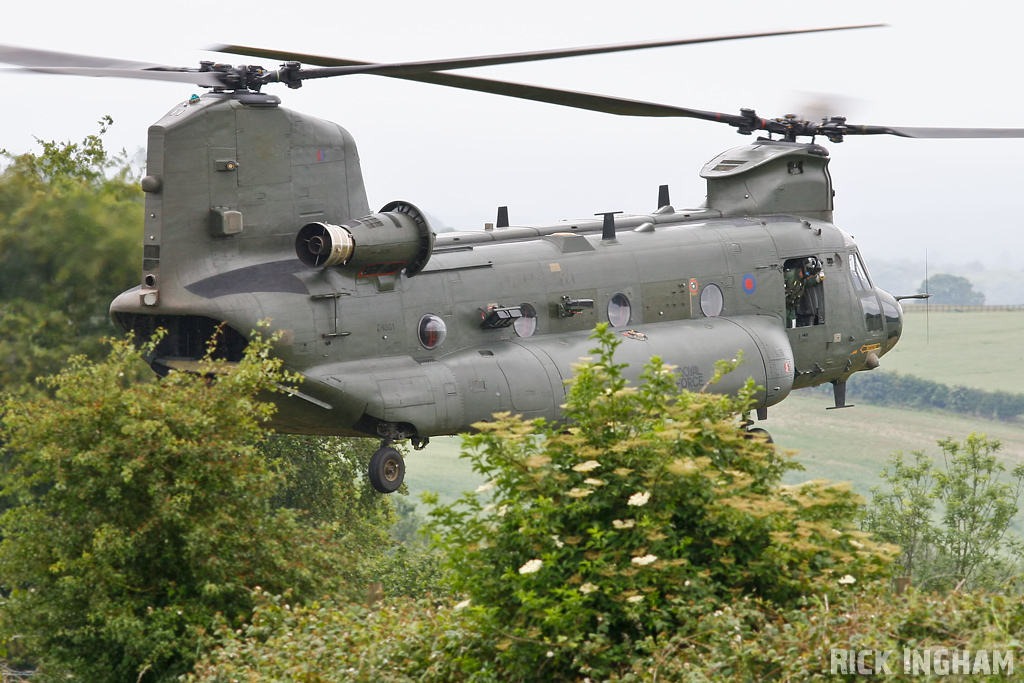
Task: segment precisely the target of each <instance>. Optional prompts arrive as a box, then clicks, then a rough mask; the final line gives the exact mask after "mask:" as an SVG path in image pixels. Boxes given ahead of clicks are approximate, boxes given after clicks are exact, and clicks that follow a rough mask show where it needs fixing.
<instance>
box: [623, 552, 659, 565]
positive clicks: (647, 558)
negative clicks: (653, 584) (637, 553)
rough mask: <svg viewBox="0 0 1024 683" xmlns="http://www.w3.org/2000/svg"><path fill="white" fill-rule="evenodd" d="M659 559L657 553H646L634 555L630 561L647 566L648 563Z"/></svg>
mask: <svg viewBox="0 0 1024 683" xmlns="http://www.w3.org/2000/svg"><path fill="white" fill-rule="evenodd" d="M657 559H658V556H657V555H644V556H642V557H634V558H633V559H632V560H630V561H631V562H632V563H633V564H635V565H639V566H641V567H646V566H647V565H649V564H651V563H652V562H654V561H655V560H657Z"/></svg>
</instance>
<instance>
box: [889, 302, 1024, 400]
mask: <svg viewBox="0 0 1024 683" xmlns="http://www.w3.org/2000/svg"><path fill="white" fill-rule="evenodd" d="M912 306H918V304H908V305H907V306H906V308H908V309H909V308H911V307H912ZM1022 336H1024V311H1020V310H1018V311H993V312H987V311H986V312H966V313H952V312H951V313H935V312H930V313H928V314H927V315H926V314H925V313H924V312H917V311H915V312H912V313H908V314H906V316H904V324H903V337H902V338H901V339H900V341H899V343H898V344H897V345H896V348H895V349H893V350H892V351H890V352H889V353H888V354H886V356H885V357H884V358H882V367H881V369H882V370H883V371H885V372H899V373H900V374H903V375H916V376H918V377H922V378H924V379H930V380H932V381H934V382H941V383H942V384H948V385H950V386H956V385H958V384H959V385H963V386H967V387H974V388H976V389H987V390H990V391H997V390H998V391H1009V392H1012V393H1018V394H1019V393H1024V341H1022Z"/></svg>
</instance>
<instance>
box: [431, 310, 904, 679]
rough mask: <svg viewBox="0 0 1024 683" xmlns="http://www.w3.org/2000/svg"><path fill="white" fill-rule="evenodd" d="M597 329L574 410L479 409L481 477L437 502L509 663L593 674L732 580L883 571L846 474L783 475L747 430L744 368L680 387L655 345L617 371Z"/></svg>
mask: <svg viewBox="0 0 1024 683" xmlns="http://www.w3.org/2000/svg"><path fill="white" fill-rule="evenodd" d="M595 336H596V338H597V339H598V342H599V348H598V349H595V353H596V354H597V359H596V360H595V361H593V362H589V363H585V364H583V365H581V366H580V367H579V368H578V369H577V372H576V375H575V378H574V379H573V381H572V384H571V388H570V390H569V394H568V396H567V399H566V407H565V415H566V417H567V418H568V419H569V422H570V424H571V425H572V426H571V427H569V428H568V430H567V431H566V430H565V428H564V427H563V426H561V425H555V424H548V423H545V422H543V421H533V422H524V421H523V420H521V419H520V418H519V417H514V416H511V415H496V416H495V419H494V421H493V422H490V423H480V424H477V425H474V426H475V427H476V428H477V429H478V430H479V433H477V434H474V435H470V436H467V437H465V445H466V449H467V453H466V454H467V455H468V457H469V459H470V461H471V463H472V464H473V467H474V469H476V470H477V471H479V472H480V473H481V474H482V475H483V476H484V477H485V478H486V479H488V480H489V483H488V484H485V485H484V486H482V487H481V488H480V490H478V492H476V493H474V494H467V495H465V496H463V498H462V500H461V501H460V502H459V503H457V504H455V505H451V506H441V507H438V508H436V509H435V510H434V512H433V513H432V514H433V518H434V520H435V522H434V526H433V534H434V539H435V541H436V543H437V544H438V545H439V546H440V547H442V548H445V549H446V550H447V552H448V554H449V557H450V563H451V569H452V572H453V575H454V581H455V585H456V587H457V589H459V590H460V591H462V592H463V593H464V594H465V595H467V596H469V599H470V600H471V609H474V610H476V611H477V612H478V614H480V615H481V617H482V618H483V619H485V621H486V622H487V623H488V624H490V625H491V628H493V629H494V630H495V631H496V632H497V633H499V634H502V636H501V638H500V641H501V642H500V643H499V650H504V654H503V655H502V659H503V664H502V666H503V667H506V668H505V671H506V673H507V674H509V675H510V676H511V677H513V678H515V677H518V676H524V675H526V672H536V671H538V670H541V671H543V672H544V675H546V676H549V677H551V678H553V679H565V680H569V679H572V678H574V677H584V676H589V677H591V678H595V679H601V678H603V677H606V676H608V675H609V674H610V673H611V672H613V671H615V670H617V669H618V668H619V667H620V666H621V663H622V662H624V661H628V660H630V659H631V658H632V657H633V656H634V655H635V653H636V651H637V648H640V649H641V650H642V649H643V648H644V647H648V646H650V644H651V643H656V642H658V641H659V640H660V639H662V638H664V637H667V636H668V634H672V633H675V632H676V631H678V630H680V629H682V630H686V629H687V628H689V627H691V626H692V625H693V623H695V620H696V618H697V616H698V615H699V614H702V613H704V612H707V611H714V610H715V609H717V608H718V607H719V606H721V605H722V604H725V603H726V602H728V601H729V600H730V599H732V598H733V596H737V595H747V596H756V597H758V598H760V599H763V600H767V601H769V602H771V603H774V604H779V605H787V604H795V603H798V602H799V601H800V600H802V599H803V598H804V597H805V596H806V595H808V594H810V593H813V592H815V591H819V590H834V589H838V588H841V586H840V585H838V584H837V582H838V581H840V580H843V581H844V582H846V583H849V584H853V583H855V582H865V581H869V580H870V579H872V578H874V577H876V576H881V575H885V572H886V571H887V567H888V555H887V551H886V550H885V549H883V548H879V547H878V546H876V544H874V543H873V542H872V541H870V540H869V539H868V538H867V534H865V533H864V532H861V531H858V530H856V529H855V528H854V527H853V522H854V520H855V518H856V516H857V514H858V504H859V502H858V500H859V499H858V498H857V497H856V496H855V495H853V494H852V493H851V492H850V491H849V489H848V487H846V486H842V485H834V484H830V483H827V482H822V481H814V482H807V483H805V484H802V485H798V486H791V487H790V486H783V485H782V484H781V483H780V481H781V477H782V475H783V474H784V473H785V472H787V471H789V470H791V469H794V468H795V467H796V466H795V464H794V463H793V462H792V461H791V460H789V459H788V458H786V457H785V456H783V455H780V454H779V453H778V452H777V451H776V450H775V448H774V447H773V446H772V445H771V444H768V443H766V442H765V441H764V440H762V439H759V438H749V436H748V435H747V434H745V433H744V431H743V428H742V426H741V424H740V420H739V417H738V415H740V414H742V413H744V412H745V411H747V410H749V409H750V404H751V401H752V396H753V393H754V387H753V386H752V384H751V383H748V385H747V386H746V388H745V389H744V390H743V391H742V392H741V393H740V395H739V397H738V398H730V397H727V396H721V395H714V394H710V393H691V392H682V393H680V392H679V391H678V389H677V387H676V376H675V374H674V373H673V371H672V368H670V367H668V366H665V365H663V364H662V363H661V361H660V360H658V359H652V361H651V364H650V365H648V366H647V368H646V369H645V371H644V372H643V374H642V377H641V379H642V383H641V384H640V385H639V386H637V387H631V386H627V383H626V380H625V379H624V377H623V373H622V370H623V367H624V366H622V365H619V364H616V363H615V362H614V358H613V353H614V349H615V347H616V346H617V344H618V343H619V341H618V340H616V339H615V338H614V337H613V336H612V334H611V333H610V332H608V331H607V329H606V327H603V326H602V327H599V328H598V331H597V333H596V335H595ZM736 365H737V364H736V363H734V364H730V365H724V366H722V367H720V368H719V369H718V374H719V376H720V374H721V373H722V372H727V371H730V370H733V369H734V368H735V367H736Z"/></svg>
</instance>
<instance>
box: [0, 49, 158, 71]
mask: <svg viewBox="0 0 1024 683" xmlns="http://www.w3.org/2000/svg"><path fill="white" fill-rule="evenodd" d="M0 62H2V63H4V64H16V65H18V66H28V67H33V66H83V67H96V68H110V69H153V68H161V66H160V65H159V64H149V63H146V62H133V61H130V60H127V59H110V58H108V57H91V56H89V55H79V54H74V53H71V52H53V51H51V50H36V49H33V48H27V47H15V46H13V45H0ZM162 68H172V67H162Z"/></svg>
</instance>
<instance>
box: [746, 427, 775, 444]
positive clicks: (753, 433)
mask: <svg viewBox="0 0 1024 683" xmlns="http://www.w3.org/2000/svg"><path fill="white" fill-rule="evenodd" d="M746 436H747V438H748V439H762V440H763V441H764V442H765V443H775V439H773V438H772V435H771V434H769V433H768V432H767V431H765V430H764V429H761V428H760V427H754V428H752V429H748V430H747V434H746Z"/></svg>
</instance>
